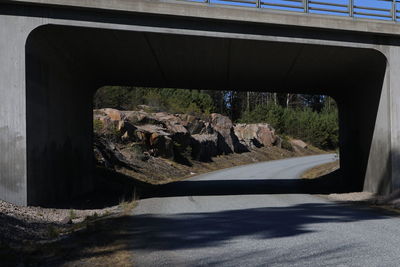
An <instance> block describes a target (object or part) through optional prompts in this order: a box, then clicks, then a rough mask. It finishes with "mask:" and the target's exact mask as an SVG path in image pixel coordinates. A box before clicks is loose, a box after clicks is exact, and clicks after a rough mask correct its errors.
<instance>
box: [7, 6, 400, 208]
mask: <svg viewBox="0 0 400 267" xmlns="http://www.w3.org/2000/svg"><path fill="white" fill-rule="evenodd" d="M4 10H6V12H4V13H5V14H4V15H1V14H0V22H1V24H2V25H5V27H4V28H3V29H2V31H1V32H0V35H1V37H2V38H0V59H1V61H2V66H1V67H0V75H2V78H1V79H0V81H1V82H0V99H1V101H2V102H1V105H0V111H1V112H0V147H1V150H2V151H4V153H2V155H0V167H1V177H0V178H1V179H0V194H1V198H2V199H5V200H7V201H10V202H13V203H16V204H20V205H27V204H29V205H49V204H52V203H55V202H56V201H59V200H68V199H69V198H71V197H74V196H78V195H81V194H84V193H86V192H89V191H90V190H91V189H92V186H93V173H92V166H93V164H92V158H93V156H92V153H93V152H92V123H93V119H92V97H93V94H94V92H95V90H96V89H97V88H100V87H101V86H103V85H109V84H120V85H123V84H125V85H134V86H146V87H166V88H188V89H190V88H193V89H215V90H221V89H225V90H253V91H256V90H263V91H264V90H273V91H279V92H291V93H306V94H325V95H330V96H332V97H333V98H335V100H336V101H337V103H338V106H339V116H340V147H341V150H340V153H341V155H340V159H341V163H340V164H341V169H342V171H343V174H344V175H343V180H342V181H341V183H343V184H346V185H347V186H348V189H349V190H355V191H360V190H367V191H371V192H379V193H389V192H391V191H392V190H393V189H395V188H397V184H398V181H397V180H396V179H395V178H396V177H397V176H396V173H397V172H398V171H399V167H398V166H397V165H396V164H394V163H396V159H397V158H398V157H399V156H398V155H397V153H396V151H397V147H398V140H397V135H398V133H397V129H398V128H397V124H398V123H397V118H398V112H397V110H396V109H397V106H396V105H395V103H396V99H398V90H397V89H398V85H397V84H396V79H397V78H396V71H398V69H399V68H398V67H397V65H398V64H399V58H398V56H397V53H399V50H398V48H397V46H396V40H395V39H394V38H389V37H387V36H382V35H378V34H376V33H371V34H366V33H359V32H357V31H354V32H348V31H337V30H336V31H332V30H326V29H316V28H314V27H301V28H300V27H297V26H295V25H291V26H290V25H289V26H288V25H285V26H284V25H272V24H263V23H261V21H260V23H257V24H254V23H246V22H239V21H231V20H228V21H225V20H214V19H209V20H207V19H204V18H201V19H200V18H193V17H187V16H178V15H177V16H165V15H155V14H143V13H129V14H126V13H119V12H104V13H102V12H101V11H98V10H75V9H71V10H69V9H62V10H59V9H56V8H53V7H29V8H25V9H24V10H23V11H22V10H21V9H20V6H13V5H5V9H4ZM21 13H22V14H21ZM10 14H11V15H10ZM43 14H46V15H45V16H46V20H42V16H43ZM296 16H304V15H300V14H299V15H296ZM321 20H323V19H322V18H321ZM11 25H12V26H11ZM16 25H17V26H16ZM15 29H19V31H18V34H16V33H15ZM6 40H7V41H6ZM25 67H26V68H25ZM25 81H26V84H25ZM9 88H13V90H10V89H9Z"/></svg>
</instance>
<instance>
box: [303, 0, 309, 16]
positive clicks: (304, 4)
mask: <svg viewBox="0 0 400 267" xmlns="http://www.w3.org/2000/svg"><path fill="white" fill-rule="evenodd" d="M303 7H304V13H308V0H303Z"/></svg>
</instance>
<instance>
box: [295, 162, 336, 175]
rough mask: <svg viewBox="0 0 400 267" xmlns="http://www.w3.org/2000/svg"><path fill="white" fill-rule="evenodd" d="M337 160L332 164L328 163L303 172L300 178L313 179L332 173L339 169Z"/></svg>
mask: <svg viewBox="0 0 400 267" xmlns="http://www.w3.org/2000/svg"><path fill="white" fill-rule="evenodd" d="M339 167H340V166H339V160H337V161H334V162H329V163H326V164H322V165H319V166H317V167H314V168H311V169H309V170H307V171H305V172H304V173H303V174H302V175H301V178H303V179H315V178H317V177H321V176H324V175H326V174H328V173H331V172H333V171H336V170H337V169H339Z"/></svg>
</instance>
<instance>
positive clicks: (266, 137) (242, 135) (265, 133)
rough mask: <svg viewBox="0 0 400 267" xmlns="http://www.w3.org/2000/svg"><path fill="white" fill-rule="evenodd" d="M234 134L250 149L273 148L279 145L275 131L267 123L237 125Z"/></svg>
mask: <svg viewBox="0 0 400 267" xmlns="http://www.w3.org/2000/svg"><path fill="white" fill-rule="evenodd" d="M234 132H235V135H236V136H237V138H238V139H239V142H240V143H241V144H243V145H244V146H246V147H248V148H250V149H253V148H255V147H262V146H266V147H271V146H273V145H275V144H276V143H277V136H276V134H275V130H274V129H273V128H272V127H271V126H270V125H269V124H266V123H257V124H236V125H235V127H234Z"/></svg>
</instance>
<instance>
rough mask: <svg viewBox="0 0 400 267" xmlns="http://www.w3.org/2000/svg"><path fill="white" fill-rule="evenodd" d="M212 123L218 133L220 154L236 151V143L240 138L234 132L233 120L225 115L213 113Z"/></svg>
mask: <svg viewBox="0 0 400 267" xmlns="http://www.w3.org/2000/svg"><path fill="white" fill-rule="evenodd" d="M210 124H211V127H212V128H213V130H214V131H215V132H217V133H218V151H219V153H220V154H230V153H233V152H235V145H236V144H237V143H238V140H237V138H236V136H235V134H234V132H233V123H232V121H231V120H230V119H229V118H228V117H227V116H224V115H221V114H218V113H212V114H211V116H210Z"/></svg>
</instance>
